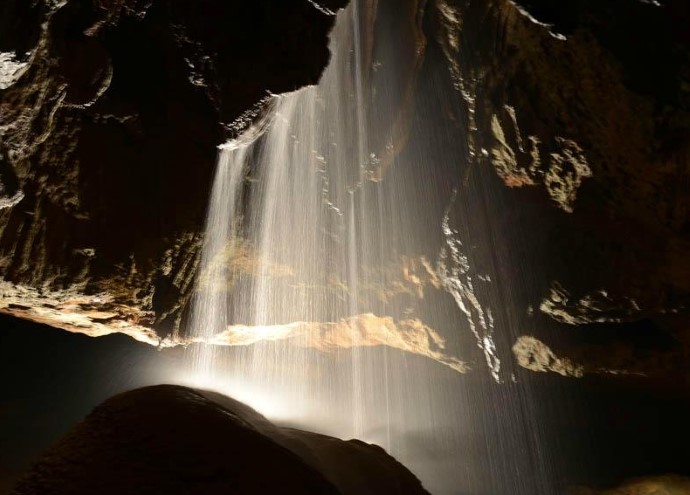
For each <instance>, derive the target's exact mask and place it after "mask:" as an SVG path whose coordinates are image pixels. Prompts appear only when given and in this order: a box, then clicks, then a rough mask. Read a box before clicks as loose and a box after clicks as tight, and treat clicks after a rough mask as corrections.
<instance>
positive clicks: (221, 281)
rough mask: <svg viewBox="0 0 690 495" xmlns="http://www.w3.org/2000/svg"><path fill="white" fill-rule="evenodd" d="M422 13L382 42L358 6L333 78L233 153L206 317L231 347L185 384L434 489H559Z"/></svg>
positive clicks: (341, 41) (216, 210) (336, 42)
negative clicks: (469, 227)
mask: <svg viewBox="0 0 690 495" xmlns="http://www.w3.org/2000/svg"><path fill="white" fill-rule="evenodd" d="M422 4H423V2H417V1H411V0H405V1H404V2H400V6H399V9H400V10H408V11H410V12H412V13H413V14H409V13H403V15H401V16H400V17H401V18H403V20H401V21H396V20H395V19H393V20H390V21H389V22H379V23H378V27H377V28H376V30H374V22H373V16H374V14H375V5H376V2H365V1H364V0H355V1H353V2H352V3H351V5H350V7H348V9H346V10H344V11H342V12H340V13H339V14H338V20H337V23H336V26H335V28H334V31H333V33H332V36H331V53H332V59H331V62H330V65H329V67H328V68H327V70H326V71H325V73H324V74H323V76H322V79H321V81H320V83H319V84H318V85H317V86H313V87H307V88H304V89H301V90H299V91H296V92H294V93H291V94H287V95H282V96H275V97H272V101H271V103H270V111H269V112H268V115H267V116H266V118H265V119H263V121H262V122H261V123H260V124H258V125H257V126H256V127H255V128H254V129H252V130H250V132H248V133H247V134H246V135H245V136H244V137H243V138H241V139H240V140H237V141H234V142H231V143H229V144H227V145H225V146H224V147H222V149H221V150H220V154H219V160H218V169H217V172H216V178H215V182H214V185H213V191H212V194H211V200H210V206H209V211H208V218H207V225H206V240H205V244H204V247H203V253H202V258H201V264H200V268H199V278H198V290H197V292H196V296H195V300H194V302H193V309H192V316H191V320H190V325H191V331H190V334H191V336H192V338H194V339H195V340H198V341H203V342H206V343H209V344H214V345H194V346H192V347H191V348H190V354H192V355H193V364H192V365H190V369H189V370H186V371H185V373H187V374H188V377H187V381H189V382H191V383H193V384H196V385H200V386H203V387H208V388H215V389H218V390H220V391H222V392H224V393H227V394H228V395H232V396H234V397H236V398H237V399H240V400H243V401H245V402H247V403H248V404H250V405H252V406H254V407H255V408H257V409H258V410H259V411H261V412H263V413H264V414H266V415H268V416H269V417H270V418H273V419H277V420H281V421H284V422H288V423H293V424H298V425H301V426H304V427H305V428H309V429H312V430H317V431H322V432H325V433H329V434H332V435H335V436H338V437H343V438H350V437H356V438H361V439H364V440H366V441H371V442H376V443H378V444H380V445H382V446H383V447H384V448H386V449H387V450H388V451H389V452H391V453H392V454H393V455H394V456H396V457H398V458H399V459H400V460H402V461H403V462H404V463H406V464H407V465H408V467H410V468H411V469H412V470H413V471H414V472H415V473H416V474H417V475H418V476H420V478H421V479H422V481H423V482H424V484H425V486H426V487H427V488H428V489H430V490H431V491H432V492H433V493H511V494H518V493H525V494H527V493H529V494H535V493H549V492H548V489H546V488H544V486H547V485H546V484H544V485H543V486H542V485H541V484H540V483H547V482H546V481H543V482H535V481H533V479H541V480H547V478H548V476H547V474H548V473H547V471H548V470H547V466H546V465H547V463H546V462H545V461H544V460H543V458H542V456H540V453H539V449H537V448H535V447H534V442H532V441H531V440H530V438H527V437H525V436H524V435H523V433H522V431H523V427H522V423H521V422H522V421H523V419H520V418H517V413H516V412H515V411H516V410H518V409H519V408H520V407H523V408H524V407H528V406H525V404H524V401H523V402H521V401H518V403H517V405H516V404H512V403H510V404H509V402H510V400H512V399H509V398H508V392H506V390H508V389H509V387H510V386H511V384H510V376H509V375H507V372H506V370H505V369H501V360H500V358H499V355H498V354H497V350H496V343H495V342H494V325H495V323H494V320H495V315H494V314H493V311H492V306H493V305H494V303H495V300H494V299H492V297H488V296H486V295H482V294H486V293H487V292H486V290H483V289H482V287H485V286H489V284H490V283H491V280H490V277H489V276H485V274H484V273H482V272H480V271H478V268H477V267H475V266H473V263H472V260H471V259H470V256H469V255H468V253H467V252H466V250H465V244H466V243H467V242H468V240H467V238H466V235H465V231H466V224H467V221H466V220H465V219H464V218H461V217H458V213H457V212H458V211H462V210H463V209H464V208H470V206H469V202H470V199H468V198H466V197H464V196H463V194H464V193H463V192H462V191H456V189H457V188H458V187H459V186H460V185H461V181H462V178H461V177H456V176H455V175H457V174H456V173H454V172H453V169H452V167H453V163H455V162H458V161H461V160H464V159H465V153H466V151H467V150H466V145H465V144H463V143H461V144H459V145H458V144H457V143H456V142H457V140H458V138H457V135H456V134H454V132H456V131H448V130H445V129H438V128H437V129H434V128H431V127H430V126H429V125H427V124H426V123H425V117H424V115H427V117H426V118H428V119H433V118H436V117H434V115H436V114H442V113H443V112H444V111H445V110H444V106H450V105H453V103H452V99H451V98H450V97H448V99H447V100H439V99H438V97H437V96H434V97H429V98H423V94H424V92H425V91H427V92H431V93H433V94H434V95H438V94H443V93H444V89H443V88H441V87H440V84H439V83H438V82H437V79H439V78H441V77H443V78H446V77H447V73H446V72H443V71H442V69H438V70H435V71H434V70H432V71H431V75H430V76H429V77H427V80H425V81H424V80H420V81H418V82H417V78H418V72H419V69H420V63H421V62H420V61H421V60H422V58H423V55H424V51H425V47H426V40H425V38H424V36H423V35H422V34H421V33H422V28H421V22H422V20H421V18H420V16H419V15H414V11H415V10H419V11H420V12H421V11H422V9H421V6H422ZM382 16H383V14H382ZM382 18H383V17H382ZM415 22H416V23H417V24H414V23H415ZM429 63H431V62H429ZM439 65H440V64H439ZM446 71H447V70H446ZM441 72H443V76H440V75H438V74H441ZM413 87H414V88H416V89H415V90H414V91H415V92H416V93H417V96H416V98H417V102H416V103H415V102H414V101H413V98H412V89H411V88H413ZM420 95H422V96H420ZM435 98H436V99H435ZM452 98H457V95H455V94H454V95H453V96H452ZM414 109H417V110H418V114H419V113H420V112H421V114H424V115H421V116H420V115H416V116H413V113H414ZM429 116H430V117H429ZM449 143H455V144H452V146H451V144H449ZM434 170H435V172H434ZM463 205H465V206H463ZM467 215H468V216H469V215H472V213H470V212H469V211H468V213H467ZM473 242H478V241H476V240H473ZM482 291H483V292H482ZM433 294H436V296H434V295H433ZM470 347H471V348H472V349H473V351H472V350H468V348H470ZM473 352H474V354H476V356H475V358H476V357H477V356H478V357H479V359H473V360H471V361H472V362H471V363H468V362H465V360H464V358H463V357H462V356H468V355H472V353H473ZM470 368H474V372H473V373H472V374H471V375H466V374H465V373H466V372H468V371H469V370H470ZM497 381H503V382H508V383H507V384H505V385H500V386H499V385H496V383H495V382H497ZM477 390H479V391H477ZM511 408H512V409H513V410H512V411H509V409H511ZM528 436H529V435H528ZM513 458H517V460H514V461H513V460H510V459H513ZM507 459H508V460H507ZM480 464H481V465H482V466H483V469H482V470H481V471H479V470H478V469H477V466H478V465H480ZM535 473H537V474H535ZM492 487H493V488H492Z"/></svg>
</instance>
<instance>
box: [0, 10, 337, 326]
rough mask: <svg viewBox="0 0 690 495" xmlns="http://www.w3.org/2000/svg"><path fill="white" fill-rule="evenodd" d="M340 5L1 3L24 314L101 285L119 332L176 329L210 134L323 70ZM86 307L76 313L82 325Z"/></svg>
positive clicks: (2, 115)
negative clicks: (35, 296) (31, 295)
mask: <svg viewBox="0 0 690 495" xmlns="http://www.w3.org/2000/svg"><path fill="white" fill-rule="evenodd" d="M342 3H344V1H343V2H338V1H337V0H336V1H321V2H320V3H315V2H312V3H310V2H307V1H303V2H283V1H273V2H225V1H217V0H208V1H207V0H204V1H197V0H194V1H182V2H179V1H165V0H155V1H138V0H117V1H94V2H78V1H71V0H66V1H48V0H46V1H38V2H24V1H9V2H3V6H2V8H1V15H0V52H2V53H1V55H0V62H1V63H2V67H3V69H2V71H0V275H1V276H2V278H3V279H4V280H5V281H7V282H8V283H9V284H10V285H7V286H6V287H5V289H4V290H3V293H4V294H5V295H7V296H17V297H20V298H21V297H22V295H21V294H22V293H25V292H24V291H25V290H30V291H31V290H38V291H39V293H40V295H41V297H42V298H43V299H44V301H43V302H42V303H39V304H36V301H35V300H33V302H32V300H30V299H27V301H26V303H25V306H26V308H24V309H25V310H26V312H25V313H23V314H19V315H20V316H23V317H28V318H32V319H38V320H41V317H40V314H35V311H33V310H35V309H38V311H39V313H40V308H42V307H45V306H44V303H45V305H47V307H49V308H50V307H51V305H52V306H53V307H55V306H56V305H60V304H61V300H63V299H64V298H62V296H58V297H55V296H56V294H63V295H64V294H68V297H70V298H77V299H79V298H81V297H82V296H83V295H94V294H99V295H105V299H101V301H100V303H99V302H97V303H96V304H95V306H96V307H97V309H98V311H106V312H112V313H114V314H115V315H114V316H113V317H112V318H107V319H109V320H110V321H111V322H112V321H113V320H116V321H118V322H119V323H117V324H115V325H114V326H113V328H114V329H117V328H118V327H123V326H128V325H130V326H139V325H143V326H146V327H148V328H152V329H155V330H156V331H157V332H158V333H159V334H160V335H166V334H168V333H170V332H171V331H173V330H174V329H175V328H176V327H177V325H178V324H179V318H180V313H181V309H182V307H183V306H184V305H185V304H186V301H187V299H188V296H189V291H190V287H191V281H192V280H193V277H194V270H195V266H196V265H195V264H196V259H197V254H198V247H199V242H200V230H201V229H202V226H203V219H204V212H205V209H206V204H207V200H208V191H209V187H210V183H211V180H212V175H213V171H214V166H215V159H216V146H217V145H218V144H220V143H222V142H223V141H224V140H225V139H227V137H228V136H229V135H231V134H233V133H234V132H237V131H238V130H239V129H240V128H241V127H242V124H243V122H244V121H245V120H246V119H247V118H248V117H249V116H250V114H247V113H246V112H247V111H248V110H251V109H252V108H254V106H255V105H256V104H258V103H259V102H260V101H261V100H262V99H263V98H265V97H266V96H267V94H268V92H275V93H278V92H285V91H291V90H294V89H296V88H299V87H301V86H304V85H306V84H311V83H315V82H316V81H317V80H318V78H319V76H320V74H321V71H322V70H323V68H324V67H325V66H326V64H327V63H328V59H329V52H328V47H327V42H328V39H327V35H328V33H329V31H330V29H331V26H332V24H333V19H334V17H333V15H332V10H336V9H337V8H338V7H340V6H341V5H342ZM247 26H251V31H250V30H248V29H247ZM250 113H251V112H250ZM65 291H66V292H65ZM88 298H90V297H89V296H87V299H88ZM97 299H98V298H97ZM106 299H107V301H106ZM87 306H89V307H90V308H91V309H89V308H88V307H87ZM17 309H21V308H13V307H11V306H8V305H7V304H5V305H4V308H3V311H5V312H9V313H13V312H14V311H15V310H17ZM92 309H94V306H93V305H90V304H87V305H86V306H84V305H82V304H76V305H73V306H72V309H71V310H70V312H71V313H72V314H79V315H81V316H82V317H84V318H86V320H84V321H83V325H82V326H84V327H88V326H89V325H91V323H90V322H93V323H95V324H98V323H99V321H98V318H96V319H93V318H92V317H90V316H89V315H88V314H87V313H88V312H89V311H90V310H92ZM20 313H21V312H20ZM100 323H103V321H100Z"/></svg>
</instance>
